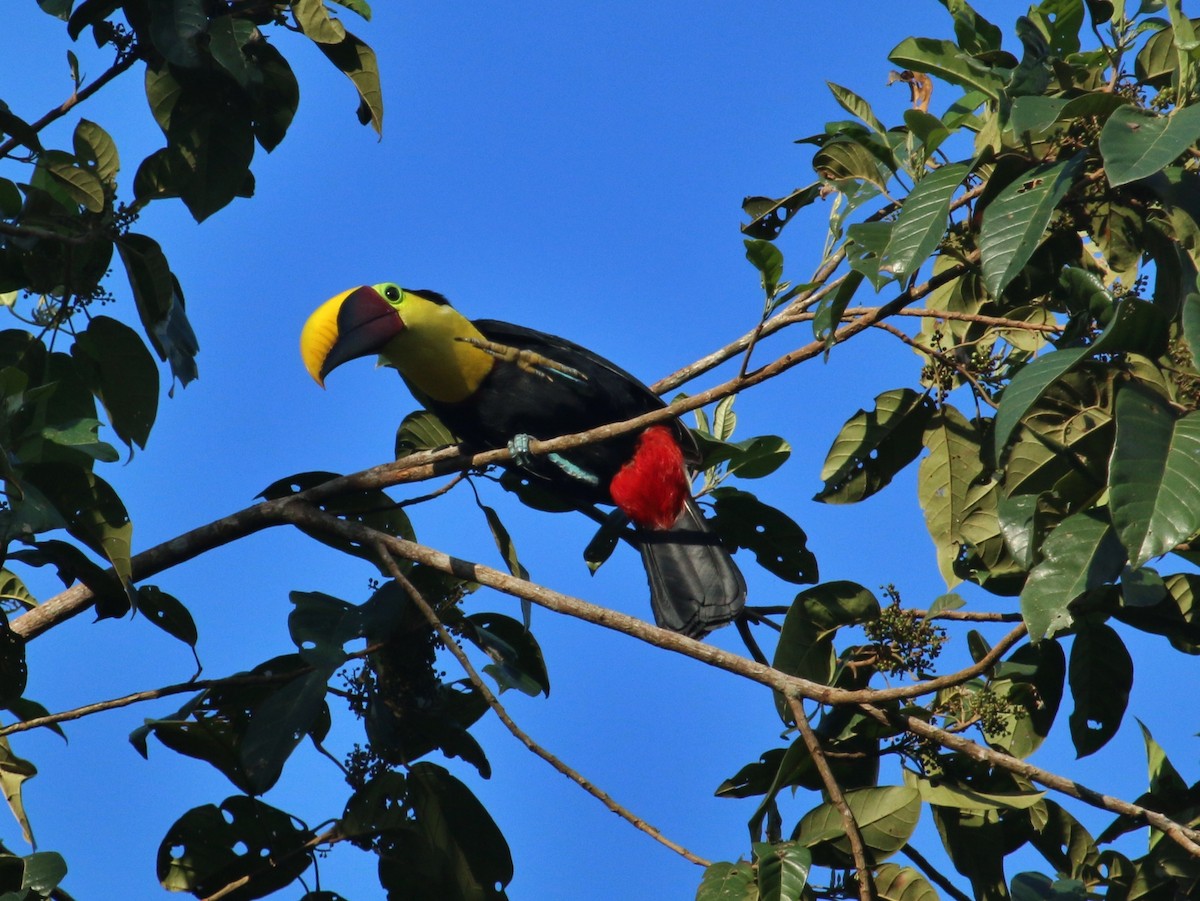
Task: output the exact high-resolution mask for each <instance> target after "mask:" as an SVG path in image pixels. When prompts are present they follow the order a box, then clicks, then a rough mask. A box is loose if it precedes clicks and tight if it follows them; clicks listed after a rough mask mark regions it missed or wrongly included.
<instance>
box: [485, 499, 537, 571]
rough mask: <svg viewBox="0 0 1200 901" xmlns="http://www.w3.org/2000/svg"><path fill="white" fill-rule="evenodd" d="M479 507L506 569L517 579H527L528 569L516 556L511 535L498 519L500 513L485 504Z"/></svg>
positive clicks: (515, 548) (515, 547)
mask: <svg viewBox="0 0 1200 901" xmlns="http://www.w3.org/2000/svg"><path fill="white" fill-rule="evenodd" d="M479 509H481V510H482V511H483V515H484V517H486V518H487V524H488V528H489V529H490V530H491V532H492V540H493V541H495V542H496V550H498V551H499V552H500V556H501V557H503V558H504V565H505V566H506V567H507V568H508V571H509V572H510V573H512V574H513V575H514V576H516V577H517V578H518V579H525V580H526V581H528V580H529V570H527V569H526V568H525V567H524V566H522V565H521V561H520V560H519V559H518V558H517V546H516V545H515V544H513V540H512V536H511V535H509V534H508V529H506V528H505V527H504V523H503V522H501V521H500V515H499V514H498V513H497V512H496V511H495V509H494V508H492V507H489V506H488V505H487V504H480V505H479Z"/></svg>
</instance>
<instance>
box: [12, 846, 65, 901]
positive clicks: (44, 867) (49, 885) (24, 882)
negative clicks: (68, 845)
mask: <svg viewBox="0 0 1200 901" xmlns="http://www.w3.org/2000/svg"><path fill="white" fill-rule="evenodd" d="M24 861H25V873H24V875H22V877H21V888H22V889H28V890H29V891H32V892H36V893H37V894H39V895H42V896H43V897H46V898H50V897H54V895H55V891H54V890H55V889H56V888H58V884H59V883H60V882H62V881H63V877H65V876H66V875H67V862H66V861H65V860H63V859H62V855H61V854H59V853H57V852H55V851H34V852H33V853H32V854H30V855H28V856H27V857H25V858H24Z"/></svg>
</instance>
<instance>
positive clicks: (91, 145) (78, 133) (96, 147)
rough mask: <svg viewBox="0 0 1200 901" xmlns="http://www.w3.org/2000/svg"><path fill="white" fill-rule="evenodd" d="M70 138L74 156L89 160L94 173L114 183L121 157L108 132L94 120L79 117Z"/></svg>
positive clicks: (107, 182)
mask: <svg viewBox="0 0 1200 901" xmlns="http://www.w3.org/2000/svg"><path fill="white" fill-rule="evenodd" d="M72 140H73V142H74V146H75V156H77V157H78V158H79V159H81V160H88V161H89V162H91V164H92V165H93V166H94V167H95V171H96V174H97V175H98V176H100V180H101V181H103V182H104V183H105V184H107V185H109V186H112V185H115V183H116V178H117V172H118V171H119V170H120V168H121V158H120V156H119V155H118V154H117V145H116V144H115V143H114V142H113V139H112V138H111V137H110V136H109V134H108V132H106V131H105V130H104V129H103V128H101V127H100V126H99V125H97V124H96V123H95V122H89V121H88V120H87V119H80V120H79V124H78V125H76V126H75V134H74V137H73V138H72Z"/></svg>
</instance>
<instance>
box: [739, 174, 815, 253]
mask: <svg viewBox="0 0 1200 901" xmlns="http://www.w3.org/2000/svg"><path fill="white" fill-rule="evenodd" d="M820 196H821V183H820V182H814V183H813V184H811V185H808V186H807V187H804V188H797V189H796V190H795V191H793V192H792V193H791V194H789V195H787V196H786V197H781V198H779V199H778V200H775V199H773V198H770V197H747V198H745V199H744V200H743V201H742V211H743V212H744V213H745V214H746V215H747V216H749V217H750V221H749V222H747V223H745V224H744V225H742V233H743V234H746V235H749V236H750V237H751V238H760V239H762V240H764V241H774V240H775V239H776V238H778V237H779V233H780V232H781V231H783V227H784V226H785V225H787V224H788V223H789V222H791V221H792V219H793V218H794V217H795V215H796V213H797V212H799V211H800V210H801V209H803V208H804V207H806V206H808V205H809V204H811V203H812V202H813V201H814V200H816V199H817V198H818V197H820Z"/></svg>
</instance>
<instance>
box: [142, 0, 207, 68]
mask: <svg viewBox="0 0 1200 901" xmlns="http://www.w3.org/2000/svg"><path fill="white" fill-rule="evenodd" d="M150 5H151V7H152V9H153V13H152V15H151V18H150V28H149V32H150V39H151V40H152V41H153V42H154V46H155V47H156V48H157V49H158V52H159V53H161V54H162V55H163V56H164V57H166V58H167V60H168V61H169V62H172V63H174V64H175V65H177V66H183V67H185V68H190V67H194V66H199V65H200V62H201V60H202V58H203V57H202V55H201V53H200V50H199V48H198V46H197V44H198V42H199V40H200V36H201V35H203V34H204V32H205V30H206V29H207V27H208V16H207V15H205V13H204V0H151V4H150Z"/></svg>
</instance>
